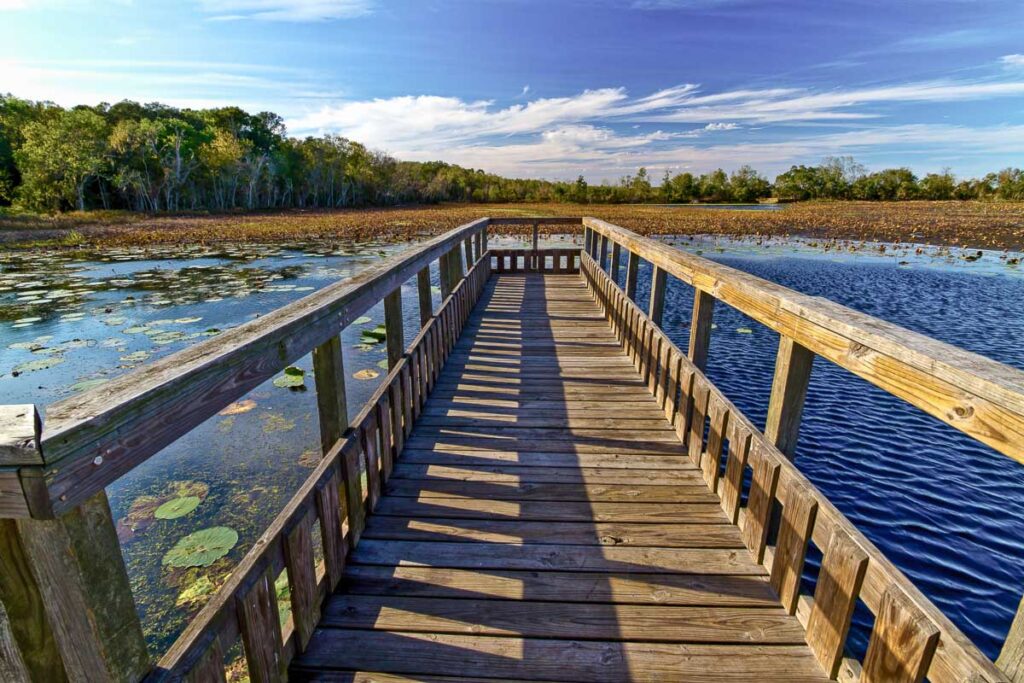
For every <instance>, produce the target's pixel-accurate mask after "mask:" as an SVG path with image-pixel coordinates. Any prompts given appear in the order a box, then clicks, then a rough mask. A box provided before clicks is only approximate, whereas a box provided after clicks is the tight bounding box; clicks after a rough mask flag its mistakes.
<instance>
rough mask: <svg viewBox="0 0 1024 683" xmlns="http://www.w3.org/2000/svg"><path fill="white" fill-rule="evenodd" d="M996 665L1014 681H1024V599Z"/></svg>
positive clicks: (1021, 682)
mask: <svg viewBox="0 0 1024 683" xmlns="http://www.w3.org/2000/svg"><path fill="white" fill-rule="evenodd" d="M996 666H997V667H999V669H1000V670H1001V671H1002V672H1003V673H1004V674H1006V675H1007V677H1008V678H1009V679H1010V680H1011V681H1013V682H1014V683H1024V599H1021V601H1020V606H1018V607H1017V616H1016V617H1015V618H1014V620H1013V623H1012V624H1011V625H1010V632H1009V634H1007V636H1006V641H1005V642H1004V643H1003V650H1002V652H1000V653H999V659H997V660H996Z"/></svg>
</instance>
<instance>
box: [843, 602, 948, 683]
mask: <svg viewBox="0 0 1024 683" xmlns="http://www.w3.org/2000/svg"><path fill="white" fill-rule="evenodd" d="M938 644H939V629H938V627H937V626H936V625H935V624H934V623H933V622H932V621H931V619H929V618H928V617H927V616H926V615H925V614H924V613H923V612H922V611H921V610H920V609H919V608H918V607H917V605H915V604H914V602H913V600H911V599H910V597H908V596H907V594H906V593H905V592H904V591H903V590H902V589H900V588H899V587H897V586H895V585H891V586H889V587H888V588H887V589H886V590H885V593H883V594H882V604H881V606H880V607H879V609H878V615H877V616H876V617H875V627H874V629H872V631H871V641H870V642H869V643H868V651H867V654H866V655H865V657H864V668H863V671H862V672H861V676H860V680H861V683H921V681H923V680H924V677H925V675H926V674H927V673H928V667H929V666H930V665H931V662H932V657H933V656H934V655H935V649H936V648H937V647H938Z"/></svg>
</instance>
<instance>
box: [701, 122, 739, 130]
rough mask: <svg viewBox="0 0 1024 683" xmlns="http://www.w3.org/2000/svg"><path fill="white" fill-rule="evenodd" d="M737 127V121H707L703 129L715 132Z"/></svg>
mask: <svg viewBox="0 0 1024 683" xmlns="http://www.w3.org/2000/svg"><path fill="white" fill-rule="evenodd" d="M739 127H740V126H739V124H738V123H709V124H708V125H706V126H704V130H706V131H710V132H715V131H720V130H736V129H737V128H739Z"/></svg>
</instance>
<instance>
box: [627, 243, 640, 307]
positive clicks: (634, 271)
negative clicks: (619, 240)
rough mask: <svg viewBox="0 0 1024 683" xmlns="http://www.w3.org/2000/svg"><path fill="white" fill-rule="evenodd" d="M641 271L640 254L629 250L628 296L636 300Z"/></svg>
mask: <svg viewBox="0 0 1024 683" xmlns="http://www.w3.org/2000/svg"><path fill="white" fill-rule="evenodd" d="M639 272H640V254H634V253H633V252H632V251H631V252H629V261H627V263H626V296H628V297H629V298H630V300H632V301H636V278H637V275H638V274H639Z"/></svg>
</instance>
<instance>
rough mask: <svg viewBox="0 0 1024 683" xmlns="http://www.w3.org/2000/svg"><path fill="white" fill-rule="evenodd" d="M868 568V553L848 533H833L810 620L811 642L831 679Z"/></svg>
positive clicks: (841, 651) (808, 636)
mask: <svg viewBox="0 0 1024 683" xmlns="http://www.w3.org/2000/svg"><path fill="white" fill-rule="evenodd" d="M867 567H868V554H867V553H866V552H865V551H864V550H863V549H862V548H861V547H860V546H859V545H858V544H857V543H856V542H855V541H854V540H853V539H852V538H850V536H848V535H847V534H845V533H842V532H839V531H836V532H833V534H832V540H831V541H830V542H829V544H828V547H827V548H826V549H825V554H824V558H823V559H822V563H821V570H820V571H819V573H818V585H817V587H816V588H815V590H814V607H813V608H812V609H811V616H810V619H809V620H808V622H807V644H808V645H809V646H810V648H811V650H812V651H813V652H814V656H815V657H816V658H817V659H818V663H819V664H821V668H822V669H824V670H825V673H827V674H828V675H829V677H830V678H831V677H834V676H835V675H836V673H837V672H838V671H839V664H840V662H841V661H842V657H843V648H844V646H845V645H846V635H847V634H848V633H849V631H850V619H851V618H852V617H853V609H854V607H855V606H856V603H857V597H858V595H860V588H861V584H862V583H863V582H864V573H865V572H866V571H867Z"/></svg>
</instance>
